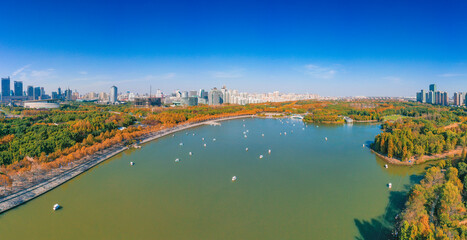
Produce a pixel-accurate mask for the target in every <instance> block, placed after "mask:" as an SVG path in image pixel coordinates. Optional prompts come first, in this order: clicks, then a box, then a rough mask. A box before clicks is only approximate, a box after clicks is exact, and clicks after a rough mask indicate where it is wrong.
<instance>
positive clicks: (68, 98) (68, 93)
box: [65, 88, 72, 101]
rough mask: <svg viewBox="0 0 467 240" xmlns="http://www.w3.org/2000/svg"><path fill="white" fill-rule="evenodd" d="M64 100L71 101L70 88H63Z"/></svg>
mask: <svg viewBox="0 0 467 240" xmlns="http://www.w3.org/2000/svg"><path fill="white" fill-rule="evenodd" d="M65 100H67V101H71V100H72V92H71V89H69V88H68V89H67V90H65Z"/></svg>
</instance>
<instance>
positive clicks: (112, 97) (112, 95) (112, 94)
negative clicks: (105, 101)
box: [109, 86, 118, 103]
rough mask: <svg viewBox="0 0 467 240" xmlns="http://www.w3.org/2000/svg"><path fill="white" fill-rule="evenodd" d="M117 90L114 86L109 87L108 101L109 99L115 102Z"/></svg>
mask: <svg viewBox="0 0 467 240" xmlns="http://www.w3.org/2000/svg"><path fill="white" fill-rule="evenodd" d="M117 90H118V89H117V87H116V86H112V87H110V94H109V96H110V98H109V101H110V102H111V103H116V102H117V94H118V92H117Z"/></svg>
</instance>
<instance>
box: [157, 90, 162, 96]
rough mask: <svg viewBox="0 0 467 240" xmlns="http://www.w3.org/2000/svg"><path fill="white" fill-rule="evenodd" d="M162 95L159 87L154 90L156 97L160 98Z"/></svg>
mask: <svg viewBox="0 0 467 240" xmlns="http://www.w3.org/2000/svg"><path fill="white" fill-rule="evenodd" d="M161 97H162V92H161V90H160V89H157V91H156V98H161Z"/></svg>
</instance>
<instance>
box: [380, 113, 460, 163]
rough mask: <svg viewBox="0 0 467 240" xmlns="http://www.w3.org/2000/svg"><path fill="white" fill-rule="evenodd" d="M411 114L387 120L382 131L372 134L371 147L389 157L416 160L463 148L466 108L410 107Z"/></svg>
mask: <svg viewBox="0 0 467 240" xmlns="http://www.w3.org/2000/svg"><path fill="white" fill-rule="evenodd" d="M411 112H412V114H411V115H405V116H411V117H405V118H401V119H398V120H397V121H392V122H390V121H386V122H384V123H383V124H382V127H381V129H382V130H383V132H382V133H381V134H379V135H377V136H376V137H375V141H374V143H373V144H372V146H371V147H372V149H373V150H375V151H376V152H378V153H382V154H384V155H386V156H387V157H389V158H396V159H399V160H402V161H416V160H417V159H420V158H421V157H422V156H424V155H435V154H441V153H445V152H449V151H451V150H454V149H456V148H460V147H465V145H466V143H467V131H466V130H467V122H466V117H465V114H466V112H465V110H459V109H456V108H452V109H450V108H441V107H440V108H435V107H432V108H427V109H425V108H419V109H416V108H415V109H412V111H411Z"/></svg>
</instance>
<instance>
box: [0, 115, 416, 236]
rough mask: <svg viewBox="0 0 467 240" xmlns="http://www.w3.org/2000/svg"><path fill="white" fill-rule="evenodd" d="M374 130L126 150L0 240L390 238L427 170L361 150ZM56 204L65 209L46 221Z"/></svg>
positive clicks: (230, 132)
mask: <svg viewBox="0 0 467 240" xmlns="http://www.w3.org/2000/svg"><path fill="white" fill-rule="evenodd" d="M243 125H245V127H244V126H243ZM247 130H248V132H247ZM379 131H380V130H379V126H378V125H364V124H353V125H307V126H305V125H304V124H303V123H302V122H301V121H298V120H277V119H245V121H243V120H234V121H228V122H222V126H203V127H198V128H195V129H189V130H186V131H184V132H179V133H176V134H175V136H167V137H164V138H161V139H159V140H156V141H153V142H150V143H147V144H144V145H143V148H142V149H135V150H129V151H125V152H124V153H122V154H119V155H118V156H116V157H114V158H112V159H110V160H108V161H106V162H104V163H103V164H101V165H99V166H97V167H96V168H93V169H91V170H90V171H88V172H86V173H85V174H83V175H81V176H80V177H78V178H76V179H73V180H71V181H70V182H68V183H66V184H64V185H62V186H60V187H59V188H57V189H55V190H53V191H51V192H49V193H47V194H45V195H43V196H41V197H39V198H37V199H35V200H33V201H31V202H29V203H27V204H25V205H23V206H20V207H18V208H16V209H14V210H12V211H9V212H7V213H5V214H2V215H0V233H1V236H2V239H28V238H29V239H351V238H357V239H378V238H381V239H386V238H387V237H388V234H389V233H390V231H391V228H392V223H393V222H394V217H395V214H397V212H398V211H399V210H400V208H401V207H402V206H403V203H404V200H405V195H406V192H407V191H408V189H409V188H410V186H411V185H412V184H413V183H414V182H417V181H419V179H420V177H419V176H418V175H420V174H421V173H422V171H423V169H424V166H414V167H404V166H393V165H390V166H389V168H388V169H385V168H384V164H385V162H384V161H382V160H381V159H379V158H377V157H375V155H374V154H372V153H371V152H370V151H369V149H368V147H362V145H363V144H366V143H367V142H368V141H371V140H373V138H374V136H375V135H376V134H378V133H379ZM243 132H245V134H244V133H243ZM187 133H188V134H187ZM193 133H194V134H195V135H193ZM284 133H287V134H284ZM263 134H264V136H263ZM244 135H247V138H245V137H244ZM202 138H204V139H205V140H202ZM214 138H215V139H216V141H213V139H214ZM325 138H327V139H328V140H327V141H326V140H325ZM181 142H182V143H183V146H180V143H181ZM204 144H206V147H204V146H203V145H204ZM246 148H248V151H245V149H246ZM268 149H271V150H272V151H271V154H269V153H268ZM189 152H192V155H190V154H189ZM260 155H263V156H264V158H262V159H260V158H259V156H260ZM177 158H178V159H180V162H179V163H176V162H175V159H177ZM130 162H135V165H134V166H130V164H129V163H130ZM232 176H237V177H238V178H237V180H236V181H235V182H232ZM389 182H391V183H392V184H393V188H392V189H391V190H389V189H388V188H387V187H386V185H387V184H388V183H389ZM55 203H59V204H60V205H62V206H63V209H61V210H60V211H57V212H53V211H51V207H52V206H53V204H55ZM25 229H27V231H24V230H25Z"/></svg>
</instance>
